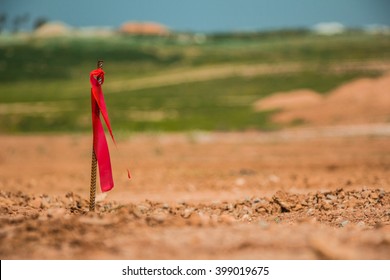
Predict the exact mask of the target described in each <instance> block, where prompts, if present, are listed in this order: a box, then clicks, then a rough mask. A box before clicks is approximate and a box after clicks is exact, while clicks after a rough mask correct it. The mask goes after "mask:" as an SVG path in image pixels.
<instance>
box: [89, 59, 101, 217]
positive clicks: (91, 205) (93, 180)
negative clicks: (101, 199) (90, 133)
mask: <svg viewBox="0 0 390 280" xmlns="http://www.w3.org/2000/svg"><path fill="white" fill-rule="evenodd" d="M97 67H98V68H103V60H98V62H97ZM98 82H99V83H101V80H100V81H98ZM94 105H95V106H96V107H98V106H97V104H94ZM97 112H99V108H97ZM94 139H95V138H94ZM94 141H95V140H93V143H92V164H91V188H90V193H89V211H95V198H96V167H97V159H96V154H95V150H94V146H95V142H94Z"/></svg>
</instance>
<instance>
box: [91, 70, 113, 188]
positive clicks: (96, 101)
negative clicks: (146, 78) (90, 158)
mask: <svg viewBox="0 0 390 280" xmlns="http://www.w3.org/2000/svg"><path fill="white" fill-rule="evenodd" d="M89 80H90V82H91V86H92V88H91V104H92V126H93V149H94V151H95V155H96V159H97V162H98V167H99V176H100V188H101V190H102V192H107V191H109V190H111V189H112V188H113V187H114V181H113V178H112V168H111V160H110V152H109V151H108V145H107V140H106V136H105V134H104V129H103V125H102V122H101V120H100V112H101V113H102V116H103V119H104V121H105V123H106V126H107V128H108V131H109V132H110V135H111V139H112V141H113V142H114V143H115V139H114V135H113V134H112V129H111V124H110V120H109V118H108V114H107V108H106V103H105V102H104V96H103V91H102V87H101V85H102V84H103V83H104V71H103V70H102V69H100V68H98V69H95V70H93V71H91V73H90V75H89ZM115 145H116V143H115Z"/></svg>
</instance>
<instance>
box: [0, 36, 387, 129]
mask: <svg viewBox="0 0 390 280" xmlns="http://www.w3.org/2000/svg"><path fill="white" fill-rule="evenodd" d="M98 58H103V59H104V60H105V68H104V69H105V71H106V82H105V84H104V86H103V90H104V93H105V98H106V103H107V106H108V111H109V115H110V118H111V122H112V126H113V129H114V130H115V131H121V132H124V133H131V132H142V131H157V132H160V131H191V130H218V131H232V130H234V131H243V130H253V129H254V130H273V129H278V128H279V127H278V126H277V125H275V124H273V123H272V122H271V121H270V116H271V114H272V113H273V112H255V111H254V110H253V108H252V104H253V102H254V101H255V100H258V99H259V98H262V97H264V96H267V95H270V94H272V93H273V92H276V91H288V90H293V89H297V88H311V89H314V90H316V91H319V92H323V93H325V92H327V91H328V90H330V89H332V88H334V87H336V86H338V85H340V84H341V83H343V82H346V81H348V80H351V79H354V78H357V77H363V76H377V75H380V74H382V73H381V71H379V70H375V69H369V70H368V69H364V67H363V68H362V67H350V65H355V64H356V65H362V64H363V65H364V63H365V62H378V61H379V62H383V61H385V62H386V61H388V62H390V36H389V35H369V34H365V33H362V32H351V33H346V34H343V35H337V36H331V37H329V36H319V35H313V34H310V33H308V32H295V33H294V32H290V33H289V32H274V33H258V34H241V35H239V36H238V35H236V34H220V35H213V36H208V37H206V38H205V40H204V38H202V42H201V43H199V40H197V39H196V38H194V37H193V36H192V35H185V36H184V35H183V36H181V37H176V36H175V37H173V36H172V37H169V38H148V37H121V36H114V37H112V38H106V39H102V38H100V39H99V38H95V39H93V38H89V39H83V38H57V39H37V38H30V39H24V40H21V39H20V40H16V39H13V40H10V39H7V40H5V39H4V38H1V37H0V82H1V83H0V133H35V132H46V133H51V132H53V133H57V132H84V131H90V129H91V121H90V86H89V72H90V70H92V69H93V68H95V64H96V60H97V59H98ZM345 65H349V67H344V68H343V66H345ZM337 66H339V67H341V69H342V70H341V71H334V69H335V68H336V67H337Z"/></svg>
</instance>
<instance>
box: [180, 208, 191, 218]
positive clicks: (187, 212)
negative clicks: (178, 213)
mask: <svg viewBox="0 0 390 280" xmlns="http://www.w3.org/2000/svg"><path fill="white" fill-rule="evenodd" d="M193 212H194V210H193V209H192V208H186V209H184V211H183V214H182V217H183V218H184V219H188V218H189V217H190V216H191V215H192V213H193Z"/></svg>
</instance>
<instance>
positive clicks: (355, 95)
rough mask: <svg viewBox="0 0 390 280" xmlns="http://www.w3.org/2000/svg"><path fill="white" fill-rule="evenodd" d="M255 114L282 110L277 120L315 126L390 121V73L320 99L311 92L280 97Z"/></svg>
mask: <svg viewBox="0 0 390 280" xmlns="http://www.w3.org/2000/svg"><path fill="white" fill-rule="evenodd" d="M254 108H255V110H258V111H259V110H269V109H280V112H278V113H277V114H275V115H274V117H273V120H274V121H276V122H280V123H292V122H295V121H299V122H303V123H308V124H314V125H334V124H366V123H381V122H388V121H389V119H390V109H389V108H390V73H389V74H387V75H384V76H382V77H379V78H376V79H370V78H363V79H358V80H355V81H352V82H348V83H346V84H344V85H341V86H340V87H338V88H336V89H335V90H333V91H331V92H329V93H327V94H326V95H324V96H323V95H320V94H319V93H315V92H313V91H310V90H297V91H291V92H284V93H277V94H275V95H271V96H270V97H267V98H264V99H261V100H258V101H256V103H255V104H254Z"/></svg>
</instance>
